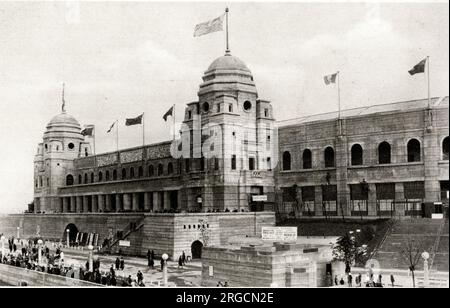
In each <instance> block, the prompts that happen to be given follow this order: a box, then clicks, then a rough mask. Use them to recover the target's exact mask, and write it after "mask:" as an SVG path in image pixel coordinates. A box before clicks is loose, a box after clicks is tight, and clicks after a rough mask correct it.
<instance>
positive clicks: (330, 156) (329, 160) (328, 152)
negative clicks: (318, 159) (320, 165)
mask: <svg viewBox="0 0 450 308" xmlns="http://www.w3.org/2000/svg"><path fill="white" fill-rule="evenodd" d="M324 156H325V168H332V167H334V150H333V148H332V147H327V148H326V149H325V152H324Z"/></svg>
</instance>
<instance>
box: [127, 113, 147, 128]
mask: <svg viewBox="0 0 450 308" xmlns="http://www.w3.org/2000/svg"><path fill="white" fill-rule="evenodd" d="M143 115H144V114H141V115H140V116H137V117H135V118H131V119H126V121H125V125H126V126H130V125H137V124H141V123H142V116H143Z"/></svg>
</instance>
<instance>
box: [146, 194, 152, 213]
mask: <svg viewBox="0 0 450 308" xmlns="http://www.w3.org/2000/svg"><path fill="white" fill-rule="evenodd" d="M150 194H151V193H149V192H146V193H144V211H150V210H151V209H152V208H151V206H152V205H151V198H152V196H151V195H150Z"/></svg>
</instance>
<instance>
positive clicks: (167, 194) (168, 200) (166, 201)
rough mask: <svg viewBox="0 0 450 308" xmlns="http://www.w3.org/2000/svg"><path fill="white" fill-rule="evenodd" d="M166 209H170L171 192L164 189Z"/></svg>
mask: <svg viewBox="0 0 450 308" xmlns="http://www.w3.org/2000/svg"><path fill="white" fill-rule="evenodd" d="M164 209H165V210H167V211H168V210H170V193H169V191H164Z"/></svg>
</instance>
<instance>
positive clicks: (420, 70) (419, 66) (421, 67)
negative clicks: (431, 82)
mask: <svg viewBox="0 0 450 308" xmlns="http://www.w3.org/2000/svg"><path fill="white" fill-rule="evenodd" d="M426 63H427V59H426V58H425V59H423V60H422V61H420V62H419V63H417V64H416V65H414V67H413V68H412V69H410V70H409V71H408V73H409V74H410V75H414V74H418V73H423V72H425V65H426Z"/></svg>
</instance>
